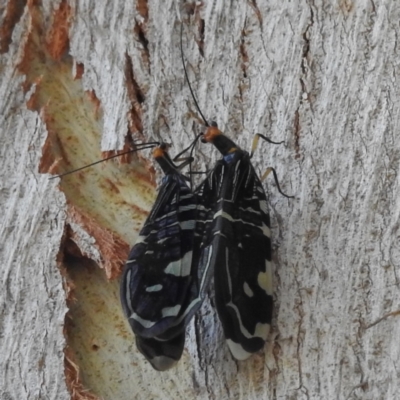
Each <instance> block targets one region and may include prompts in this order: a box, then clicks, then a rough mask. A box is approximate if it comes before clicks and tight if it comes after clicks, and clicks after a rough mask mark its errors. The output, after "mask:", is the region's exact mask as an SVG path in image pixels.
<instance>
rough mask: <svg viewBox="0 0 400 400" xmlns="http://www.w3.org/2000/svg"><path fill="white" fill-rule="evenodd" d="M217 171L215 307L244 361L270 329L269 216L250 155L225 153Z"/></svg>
mask: <svg viewBox="0 0 400 400" xmlns="http://www.w3.org/2000/svg"><path fill="white" fill-rule="evenodd" d="M219 170H220V174H219V179H220V183H219V188H220V190H219V199H220V200H219V201H218V202H217V203H216V207H215V208H214V211H215V213H214V221H213V228H212V232H213V240H212V249H213V252H214V253H215V254H214V255H213V258H214V260H213V263H214V265H215V275H214V277H215V278H214V279H215V298H216V306H217V311H218V314H219V317H220V320H221V323H222V325H223V328H224V332H225V336H226V339H227V343H228V345H229V348H230V350H231V352H232V354H233V355H234V357H235V358H237V359H240V360H243V359H246V358H248V357H249V356H250V355H251V354H252V353H254V352H256V351H258V350H260V349H261V348H262V347H263V346H264V343H265V340H266V338H267V336H268V333H269V329H270V323H271V317H272V309H273V299H272V272H271V240H270V220H269V215H268V212H267V202H266V196H265V192H264V189H263V187H262V185H261V182H260V180H259V179H258V177H257V175H256V173H255V171H254V168H253V166H252V165H251V163H250V159H249V156H248V154H247V153H245V152H243V151H238V152H235V153H233V154H230V155H228V156H225V157H224V159H223V166H222V167H220V169H219Z"/></svg>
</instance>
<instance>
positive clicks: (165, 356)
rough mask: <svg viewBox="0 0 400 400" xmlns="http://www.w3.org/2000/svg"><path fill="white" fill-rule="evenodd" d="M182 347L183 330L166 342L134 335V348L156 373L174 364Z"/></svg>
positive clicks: (183, 343) (180, 353) (183, 340)
mask: <svg viewBox="0 0 400 400" xmlns="http://www.w3.org/2000/svg"><path fill="white" fill-rule="evenodd" d="M184 345H185V329H184V328H183V331H181V332H180V333H179V334H177V335H176V336H175V337H173V338H172V339H168V340H161V339H158V338H144V337H142V336H139V335H136V347H137V348H138V349H139V351H140V352H141V353H142V354H143V355H144V356H145V357H146V359H147V360H148V361H149V362H150V364H151V365H152V366H153V368H154V369H156V370H157V371H166V370H167V369H170V368H171V367H172V366H173V365H174V364H176V362H178V361H179V359H180V358H181V356H182V353H183V348H184Z"/></svg>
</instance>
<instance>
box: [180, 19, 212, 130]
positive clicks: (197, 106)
mask: <svg viewBox="0 0 400 400" xmlns="http://www.w3.org/2000/svg"><path fill="white" fill-rule="evenodd" d="M182 33H183V23H182V24H181V59H182V65H183V70H184V71H185V78H186V82H187V83H188V86H189V90H190V94H191V95H192V97H193V101H194V104H195V105H196V108H197V111H198V112H199V113H200V115H201V118H203V121H204V124H205V125H206V126H207V127H208V126H210V124H209V123H208V122H207V120H206V118H205V117H204V115H203V113H202V112H201V110H200V107H199V104H198V103H197V100H196V96H195V95H194V92H193V90H192V86H191V85H190V81H189V77H188V73H187V70H186V66H185V58H184V56H183V42H182Z"/></svg>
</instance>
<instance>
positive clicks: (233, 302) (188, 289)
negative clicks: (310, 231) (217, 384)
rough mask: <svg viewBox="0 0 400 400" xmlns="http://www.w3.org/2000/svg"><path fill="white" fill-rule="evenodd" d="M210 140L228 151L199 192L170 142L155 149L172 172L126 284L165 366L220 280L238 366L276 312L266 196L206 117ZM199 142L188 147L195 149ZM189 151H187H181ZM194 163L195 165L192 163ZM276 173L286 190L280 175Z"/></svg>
mask: <svg viewBox="0 0 400 400" xmlns="http://www.w3.org/2000/svg"><path fill="white" fill-rule="evenodd" d="M180 45H181V57H182V64H183V68H184V72H185V77H186V81H187V83H188V85H189V89H190V92H191V95H192V98H193V100H194V102H195V105H196V108H197V110H198V111H199V113H200V115H201V116H202V118H203V120H204V123H205V125H206V126H207V130H206V132H205V134H204V135H201V140H202V142H205V143H211V144H213V145H214V146H215V147H216V148H217V149H218V150H219V151H220V153H221V154H222V158H221V159H220V160H219V161H218V162H217V163H216V165H215V167H214V168H213V169H212V171H211V173H210V174H209V175H208V176H207V178H206V179H205V180H204V182H203V183H202V184H201V185H200V186H199V187H198V188H197V189H196V190H195V191H191V189H190V188H189V186H188V185H187V179H186V178H185V176H184V175H183V174H182V173H181V167H182V166H183V165H185V164H186V163H184V164H183V165H181V166H179V167H177V166H176V165H175V164H174V163H173V161H172V160H171V159H170V157H169V155H168V153H167V151H166V148H165V146H164V145H161V146H160V147H158V148H156V149H155V150H154V152H153V154H154V158H155V160H156V161H157V162H158V163H159V165H160V167H161V169H162V170H163V172H164V174H165V176H164V178H163V180H162V183H161V186H160V189H159V192H158V196H157V199H156V201H155V203H154V206H153V208H152V210H151V212H150V215H149V216H148V218H147V220H146V222H145V223H144V226H143V228H142V230H141V231H140V233H139V238H138V240H137V242H136V244H135V245H134V246H133V248H132V250H131V252H130V254H129V258H128V261H127V263H126V265H125V269H124V272H123V276H122V281H121V291H120V295H121V302H122V306H123V309H124V312H125V315H126V316H127V318H128V320H129V323H130V325H131V327H132V330H133V332H134V333H135V335H136V344H137V347H138V349H139V350H140V351H141V352H142V354H143V355H144V356H145V357H146V358H147V360H148V361H149V362H150V363H151V365H152V366H153V367H154V368H155V369H157V370H160V371H162V370H166V369H168V368H170V367H172V366H173V365H174V364H175V363H176V362H177V361H178V360H179V359H180V357H181V355H182V352H183V348H184V341H185V329H186V326H187V325H188V323H189V321H190V319H191V318H192V317H193V315H194V314H195V313H196V312H197V311H198V310H199V308H200V306H201V304H202V302H203V300H204V297H205V293H206V290H207V287H208V284H209V282H210V280H211V278H212V276H213V277H214V286H215V303H216V308H217V312H218V315H219V318H220V320H221V323H222V327H223V330H224V333H225V337H226V340H227V344H228V346H229V349H230V351H231V353H232V354H233V356H234V357H235V358H236V359H238V360H245V359H247V358H248V357H249V356H250V355H251V354H252V353H255V352H257V351H258V350H260V349H261V348H262V347H263V346H264V343H265V341H266V339H267V336H268V333H269V329H270V324H271V318H272V311H273V298H272V294H273V289H272V266H271V232H270V219H269V214H268V208H267V200H266V195H265V192H264V189H263V187H262V184H261V181H260V179H259V178H258V176H257V174H256V172H255V170H254V167H253V165H252V164H251V161H250V160H251V157H252V155H253V152H254V150H255V148H256V146H257V143H258V139H259V138H260V137H261V138H263V139H265V140H266V141H268V142H270V143H274V144H279V143H276V142H272V141H271V140H269V139H268V138H266V137H265V136H263V135H259V134H258V135H256V136H255V139H254V141H253V146H252V151H251V154H249V153H248V152H246V151H244V150H242V149H241V148H239V147H238V146H237V145H236V144H235V143H234V142H233V141H232V140H231V139H229V138H228V137H227V136H225V135H224V134H223V133H222V132H221V131H220V130H219V129H218V127H217V126H216V124H212V125H210V124H209V123H208V122H207V120H206V119H205V117H204V116H203V114H202V112H201V110H200V107H199V106H198V103H197V101H196V97H195V96H194V93H193V90H192V88H191V86H190V82H189V79H188V74H187V71H186V66H185V62H184V56H183V46H182V26H181V42H180ZM197 139H198V138H196V140H195V141H194V142H193V144H192V145H191V146H190V147H189V148H188V149H190V148H191V149H193V148H194V146H195V144H196V142H197ZM181 154H182V153H181ZM190 161H191V160H189V162H190ZM270 172H273V175H274V178H275V182H276V184H277V187H278V190H279V192H280V193H281V194H282V195H284V196H285V197H288V198H289V197H292V196H287V195H285V194H284V193H282V191H281V190H280V187H279V183H278V180H277V175H276V172H275V170H274V169H273V168H269V169H268V170H267V172H266V174H264V177H266V176H267V175H268V173H270Z"/></svg>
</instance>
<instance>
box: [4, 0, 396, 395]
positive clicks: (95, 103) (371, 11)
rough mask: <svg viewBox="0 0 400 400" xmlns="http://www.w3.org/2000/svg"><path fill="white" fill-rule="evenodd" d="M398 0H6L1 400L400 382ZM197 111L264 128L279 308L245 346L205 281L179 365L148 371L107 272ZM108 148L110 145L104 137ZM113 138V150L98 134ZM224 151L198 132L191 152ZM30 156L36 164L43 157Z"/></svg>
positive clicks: (243, 138) (238, 135) (196, 125)
mask: <svg viewBox="0 0 400 400" xmlns="http://www.w3.org/2000/svg"><path fill="white" fill-rule="evenodd" d="M399 20H400V6H399V5H398V4H397V2H395V1H391V0H382V1H380V2H373V1H372V0H371V1H361V2H351V1H350V0H337V1H335V2H325V1H318V0H315V1H308V2H307V1H292V2H290V1H287V2H282V1H275V0H270V1H265V0H264V1H261V0H259V1H254V0H249V1H247V2H244V1H243V2H224V1H221V0H215V1H213V2H211V1H209V2H207V1H204V2H193V3H188V2H175V1H160V2H157V1H146V0H136V2H125V1H102V2H100V1H89V0H86V1H84V0H82V1H79V0H77V1H75V2H74V1H70V2H68V1H67V0H62V1H57V2H55V1H53V2H51V1H47V0H43V1H42V2H39V1H36V0H28V1H27V2H25V1H23V0H22V1H17V0H8V3H7V4H6V5H5V7H3V9H2V19H1V20H0V22H1V27H0V53H1V54H0V71H1V73H0V79H1V94H2V96H1V97H0V110H1V113H0V114H1V115H0V141H1V142H0V148H1V152H2V157H1V159H0V162H1V169H0V171H1V175H2V176H1V187H0V205H1V212H2V215H3V217H2V218H1V221H0V238H1V243H2V245H1V253H0V276H1V290H0V307H1V314H0V315H1V317H0V338H1V340H0V354H1V357H0V399H1V400H11V399H14V400H17V399H18V400H19V399H57V400H60V399H69V398H73V399H96V398H99V399H100V398H102V399H107V400H108V399H118V400H124V399H132V398H134V399H188V398H196V399H239V398H241V399H374V400H376V399H394V398H396V397H397V396H398V393H399V391H400V379H399V372H398V371H400V365H399V363H400V341H399V340H398V338H399V337H400V291H399V280H398V275H399V273H400V272H399V268H400V261H399V260H400V246H399V244H398V243H399V238H400V233H399V215H400V201H399V199H400V185H399V173H398V172H399V167H400V135H399V134H398V132H399V130H400V129H399V118H398V116H399V105H400V104H399V103H400V100H399V99H400V83H399V80H398V79H397V73H398V71H397V68H398V67H399V54H398V51H399V50H398V35H399V31H400V27H399V24H398V21H399ZM182 23H183V38H182V39H183V49H184V59H185V63H186V65H187V68H188V72H189V79H190V82H191V85H192V87H193V90H194V92H195V94H196V96H197V99H198V103H199V105H200V108H201V111H202V113H203V114H204V116H205V117H206V118H207V120H209V121H212V120H214V121H216V122H217V123H218V125H219V127H220V129H221V130H223V131H224V132H225V133H226V134H227V135H229V136H230V137H231V138H232V139H233V140H235V141H236V142H237V143H238V144H239V145H240V146H241V147H243V148H245V149H248V148H249V147H250V144H251V139H252V137H253V134H254V133H262V134H264V135H267V136H268V137H269V138H271V139H272V140H274V141H284V142H285V145H280V146H275V145H271V144H268V143H264V142H263V143H260V146H259V148H258V149H257V150H256V153H255V156H254V158H253V161H254V165H255V167H256V169H257V171H259V173H260V175H261V174H262V173H263V172H264V170H265V169H266V168H267V167H268V166H273V167H275V168H276V170H277V173H278V176H279V179H280V185H281V187H282V189H283V190H284V191H285V192H286V193H288V194H292V193H293V194H294V195H295V199H294V200H287V199H285V198H284V197H282V196H281V195H280V194H279V193H278V191H277V188H276V185H275V184H274V182H273V180H272V179H271V180H270V179H268V181H267V182H265V183H264V186H265V187H266V189H267V193H268V195H269V206H270V214H271V220H272V235H273V247H274V289H275V293H274V297H275V311H274V320H273V326H272V330H271V333H270V336H269V338H268V340H267V344H266V346H265V348H264V351H263V352H260V353H258V354H255V355H254V356H252V357H251V358H250V359H249V360H247V361H244V362H237V361H235V360H234V359H233V358H232V356H231V355H230V353H229V350H228V348H227V346H226V344H225V341H224V337H223V333H222V330H221V327H220V323H219V321H218V317H217V315H216V313H215V309H214V307H213V288H211V289H210V297H209V299H207V300H206V302H205V304H204V305H203V307H202V310H201V312H200V313H199V315H197V316H196V317H195V319H194V321H193V322H192V323H191V324H190V326H189V327H188V330H187V338H186V345H185V351H184V354H183V357H182V359H181V360H180V362H179V363H178V364H177V366H176V367H175V368H174V369H172V370H169V371H166V372H164V373H159V372H156V371H154V370H153V369H152V368H151V366H150V365H149V364H148V363H147V362H146V361H145V359H144V358H143V357H142V355H141V354H140V353H139V352H138V351H137V349H136V346H135V343H134V336H133V334H132V333H131V330H130V328H129V325H128V323H127V321H126V320H125V318H124V317H123V315H122V311H121V307H120V303H119V295H118V279H117V278H118V276H119V274H120V272H121V268H122V265H123V262H124V260H125V259H126V256H127V253H128V250H129V248H130V246H131V245H132V243H134V241H135V238H136V236H137V232H138V230H139V229H140V226H141V224H142V223H143V221H144V219H145V217H146V215H147V212H148V211H149V210H150V208H151V206H152V203H153V201H154V197H155V193H156V189H155V188H156V182H158V181H159V177H160V174H159V173H158V170H156V169H155V168H154V167H153V166H152V161H151V157H150V154H149V153H147V152H143V153H140V154H138V155H136V156H132V157H130V159H127V158H125V159H124V160H123V162H122V163H121V164H118V163H115V162H112V161H108V162H106V163H104V164H103V165H100V166H94V167H92V168H89V169H87V170H84V171H81V172H78V173H76V174H73V175H71V176H69V177H64V178H60V179H56V180H49V177H50V175H49V173H51V174H57V173H61V172H64V171H67V170H70V169H73V168H78V167H80V166H82V165H85V164H88V163H90V162H94V161H96V160H97V159H99V158H101V156H102V151H103V152H105V151H111V150H121V149H123V148H125V149H128V148H129V147H130V146H131V145H132V139H133V141H136V142H138V141H152V140H163V141H167V142H170V143H172V145H173V147H172V150H171V152H172V154H176V153H178V152H180V151H181V150H182V149H183V148H185V147H186V146H187V145H188V144H189V143H190V142H191V141H192V140H193V138H194V137H195V135H196V134H198V133H199V132H200V131H201V130H202V129H203V127H202V126H201V118H200V114H199V112H198V110H197V109H196V107H195V105H194V101H193V99H192V97H191V95H190V92H189V87H188V84H187V82H186V81H185V77H184V73H183V66H182V61H181V50H180V27H181V24H182ZM107 154H110V153H106V155H107ZM103 155H105V154H104V153H103ZM219 158H220V155H219V154H218V153H217V151H216V150H215V149H213V148H211V147H209V145H206V144H199V146H198V147H197V150H196V152H195V162H194V164H193V169H194V170H204V169H210V168H212V165H213V163H214V162H215V161H216V160H217V159H219ZM39 171H40V172H39Z"/></svg>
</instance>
